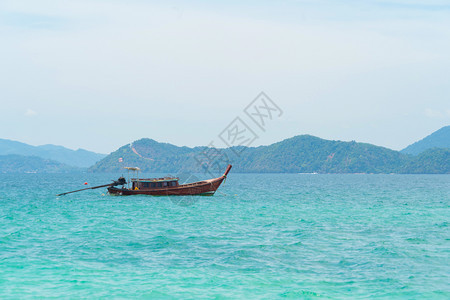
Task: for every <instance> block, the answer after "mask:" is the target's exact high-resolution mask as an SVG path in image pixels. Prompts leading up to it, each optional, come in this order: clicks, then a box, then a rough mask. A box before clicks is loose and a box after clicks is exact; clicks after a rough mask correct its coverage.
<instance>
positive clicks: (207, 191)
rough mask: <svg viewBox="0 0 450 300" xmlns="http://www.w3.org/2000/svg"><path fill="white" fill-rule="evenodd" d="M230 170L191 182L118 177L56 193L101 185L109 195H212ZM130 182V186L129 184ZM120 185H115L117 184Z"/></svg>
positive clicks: (132, 169) (169, 178)
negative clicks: (98, 183)
mask: <svg viewBox="0 0 450 300" xmlns="http://www.w3.org/2000/svg"><path fill="white" fill-rule="evenodd" d="M126 169H128V171H134V172H136V174H137V175H139V171H140V170H139V168H132V167H127V168H126ZM230 170H231V165H228V166H227V169H226V170H225V173H224V174H223V175H222V176H220V177H217V178H213V179H207V180H202V181H197V182H192V183H186V184H179V182H178V181H179V178H178V177H164V178H138V176H136V178H131V179H130V180H129V181H128V182H127V181H126V180H125V178H123V177H120V178H119V179H118V180H116V181H113V183H111V184H105V185H99V186H96V187H91V188H85V189H81V190H76V191H72V192H67V193H62V194H58V195H57V196H62V195H66V194H70V193H74V192H79V191H83V190H88V189H97V188H101V187H108V193H109V194H110V195H117V196H129V195H152V196H188V195H209V196H212V195H214V193H215V192H216V191H217V189H218V188H219V186H220V185H221V184H222V182H223V181H224V180H225V178H227V175H228V173H229V172H230ZM130 184H131V186H130ZM120 185H121V186H122V187H121V188H120V187H117V186H120Z"/></svg>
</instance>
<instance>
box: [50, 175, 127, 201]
mask: <svg viewBox="0 0 450 300" xmlns="http://www.w3.org/2000/svg"><path fill="white" fill-rule="evenodd" d="M126 183H127V181H126V180H125V178H123V177H120V178H119V179H118V180H116V181H114V182H113V183H108V184H103V185H97V186H93V187H88V188H84V189H80V190H75V191H71V192H66V193H61V194H58V195H56V196H64V195H67V194H71V193H76V192H81V191H85V190H95V189H99V188H102V187H107V186H116V185H124V184H126Z"/></svg>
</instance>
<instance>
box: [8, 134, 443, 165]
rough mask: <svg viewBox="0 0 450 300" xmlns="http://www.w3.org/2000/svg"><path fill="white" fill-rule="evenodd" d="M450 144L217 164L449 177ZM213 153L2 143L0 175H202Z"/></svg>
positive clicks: (270, 155)
mask: <svg viewBox="0 0 450 300" xmlns="http://www.w3.org/2000/svg"><path fill="white" fill-rule="evenodd" d="M449 141H450V126H446V127H443V128H441V129H439V130H438V131H436V132H434V133H432V134H431V135H429V136H427V137H425V138H424V139H422V140H420V141H418V142H416V143H414V144H412V145H410V146H408V147H406V148H405V149H403V150H402V151H394V150H391V149H388V148H385V147H380V146H375V145H372V144H367V143H358V142H355V141H352V142H344V141H331V140H325V139H321V138H318V137H314V136H311V135H299V136H295V137H292V138H289V139H286V140H283V141H281V142H278V143H274V144H272V145H268V146H259V147H234V148H227V149H219V151H220V153H221V155H222V156H223V157H224V158H225V157H226V160H227V161H225V160H224V159H222V161H221V162H218V164H217V165H219V163H222V164H223V165H225V164H226V163H227V162H229V163H232V164H233V172H242V173H375V174H377V173H399V174H450V145H449ZM211 150H215V149H209V148H206V147H194V148H190V147H179V146H175V145H172V144H168V143H159V142H157V141H155V140H152V139H148V138H144V139H140V140H138V141H135V142H133V143H131V144H127V145H124V146H122V147H120V148H119V149H118V150H116V151H114V152H112V153H111V154H109V155H105V154H98V153H94V152H89V151H86V150H82V149H79V150H76V151H75V150H70V149H67V148H64V147H61V146H54V145H46V146H38V147H35V146H30V145H27V144H24V143H20V142H16V141H10V140H1V139H0V173H11V172H19V173H24V172H32V173H34V172H37V173H41V172H42V173H47V172H54V173H58V172H74V171H78V172H80V171H84V172H86V171H88V172H122V171H123V167H124V166H137V167H139V168H141V169H142V171H144V172H157V173H175V172H180V171H184V172H204V171H205V165H204V164H202V163H200V162H199V159H198V157H200V156H202V152H205V151H206V152H208V151H209V152H211ZM236 153H238V154H236ZM216 156H217V154H216ZM211 163H216V162H214V161H211ZM223 168H224V166H223Z"/></svg>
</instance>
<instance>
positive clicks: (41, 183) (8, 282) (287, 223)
mask: <svg viewBox="0 0 450 300" xmlns="http://www.w3.org/2000/svg"><path fill="white" fill-rule="evenodd" d="M198 176H201V175H198ZM117 177H118V176H115V175H114V176H113V175H111V174H59V175H57V174H15V175H11V174H0V298H2V299H16V298H20V299H23V298H36V297H37V298H52V297H53V298H109V297H112V298H137V299H150V298H151V299H153V298H160V299H179V298H185V299H189V298H191V299H199V298H202V299H203V298H207V299H211V298H214V299H215V298H217V299H236V298H245V299H259V298H264V299H272V298H294V299H297V298H303V299H315V298H333V299H345V298H353V299H355V298H357V299H364V298H406V299H417V298H427V299H429V298H433V299H449V298H450V231H449V223H450V176H449V175H364V174H354V175H315V174H230V176H229V178H228V179H227V182H226V183H225V184H224V185H223V186H222V187H221V188H220V193H216V195H215V196H214V197H188V198H183V199H181V200H180V199H179V198H176V197H175V198H174V197H171V198H169V197H151V196H130V197H117V196H116V197H113V196H108V195H105V190H104V189H99V190H90V191H85V192H81V193H76V194H71V195H67V196H64V197H56V196H55V194H57V193H60V192H64V191H69V190H71V189H78V188H83V186H82V183H83V182H84V181H87V182H89V184H90V186H94V185H97V184H104V183H107V182H110V180H111V179H116V178H117Z"/></svg>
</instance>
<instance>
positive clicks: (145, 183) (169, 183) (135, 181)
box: [131, 177, 179, 190]
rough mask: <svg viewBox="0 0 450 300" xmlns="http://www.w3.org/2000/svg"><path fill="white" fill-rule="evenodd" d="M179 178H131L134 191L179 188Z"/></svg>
mask: <svg viewBox="0 0 450 300" xmlns="http://www.w3.org/2000/svg"><path fill="white" fill-rule="evenodd" d="M178 180H179V178H176V177H164V178H144V179H141V178H131V189H132V190H154V189H167V188H171V187H176V186H178V185H179V184H178Z"/></svg>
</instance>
